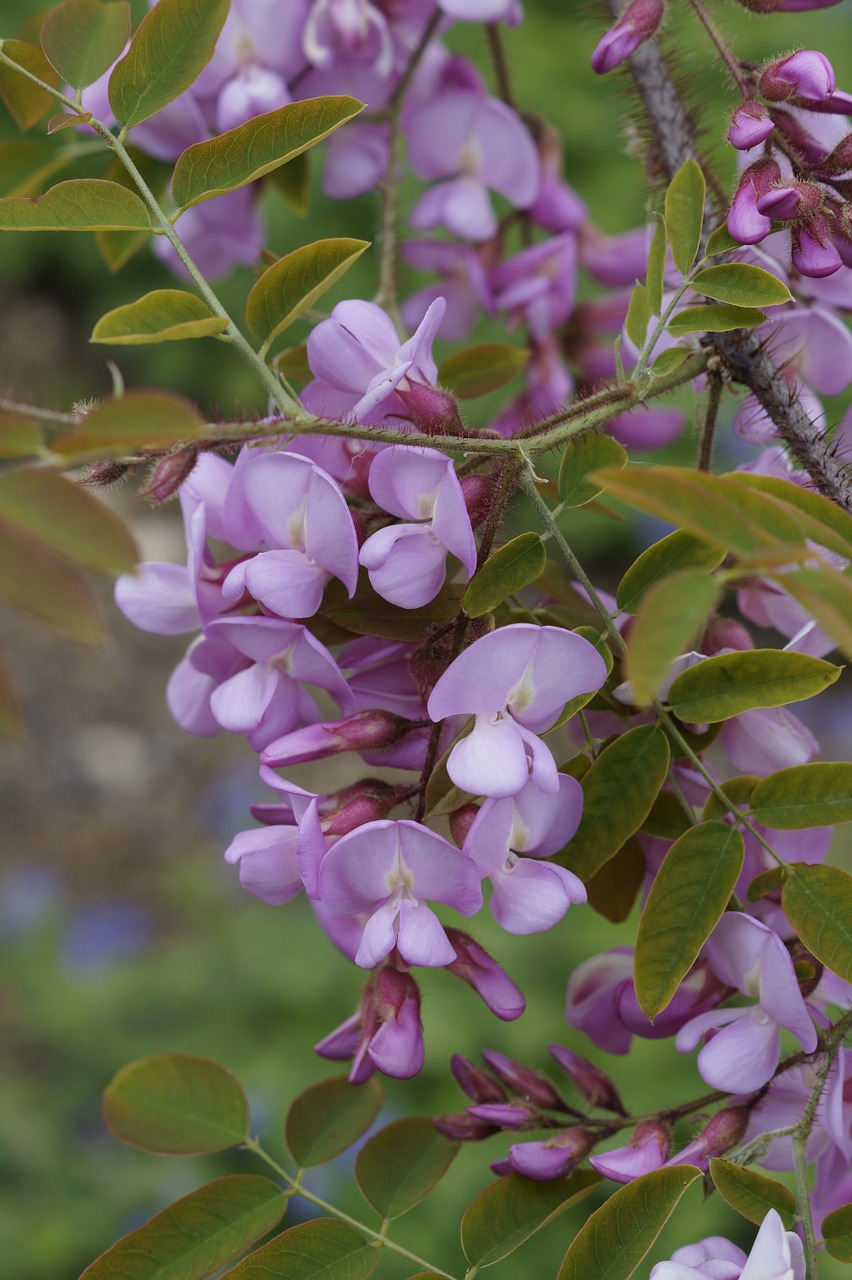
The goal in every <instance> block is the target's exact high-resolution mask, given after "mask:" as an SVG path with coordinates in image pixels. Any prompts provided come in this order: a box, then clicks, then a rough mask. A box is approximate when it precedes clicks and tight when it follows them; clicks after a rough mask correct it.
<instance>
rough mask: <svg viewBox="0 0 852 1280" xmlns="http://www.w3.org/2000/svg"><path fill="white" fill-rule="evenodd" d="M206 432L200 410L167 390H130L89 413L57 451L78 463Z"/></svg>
mask: <svg viewBox="0 0 852 1280" xmlns="http://www.w3.org/2000/svg"><path fill="white" fill-rule="evenodd" d="M205 432H206V427H205V424H204V422H203V421H202V420H201V418H200V417H199V414H198V411H197V409H196V408H195V406H194V405H192V404H190V402H189V401H188V400H184V399H183V397H182V396H175V395H170V394H169V393H168V392H165V391H128V392H127V394H126V395H124V396H122V398H121V399H120V400H107V401H106V402H105V403H104V404H102V405H99V406H98V408H97V409H93V410H92V412H91V413H89V414H87V415H86V417H85V418H84V420H83V422H82V424H81V425H80V426H79V427H77V428H76V430H74V431H72V432H69V434H68V435H64V436H62V437H61V438H60V439H59V440H57V441H56V444H55V446H54V453H55V454H56V455H57V456H58V457H60V458H62V459H63V460H66V461H67V460H74V461H75V462H78V461H83V460H84V459H85V460H89V459H91V458H98V457H114V456H116V455H118V454H124V453H133V452H134V451H135V450H138V449H156V448H163V447H165V446H167V445H172V444H179V443H181V442H183V441H185V440H194V439H197V438H198V437H200V436H203V435H204V434H205Z"/></svg>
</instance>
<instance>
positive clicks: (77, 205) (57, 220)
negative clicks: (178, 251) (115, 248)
mask: <svg viewBox="0 0 852 1280" xmlns="http://www.w3.org/2000/svg"><path fill="white" fill-rule="evenodd" d="M150 229H151V219H150V218H149V217H148V210H147V209H146V208H145V206H144V204H143V203H142V201H141V200H140V199H139V197H138V196H137V195H134V194H133V192H132V191H128V190H127V189H126V188H125V187H122V186H120V185H119V184H118V183H117V182H107V181H106V180H105V179H103V178H73V179H70V180H69V181H68V182H59V183H57V185H56V186H55V187H51V188H50V190H49V191H45V193H44V195H43V196H37V197H36V198H35V199H29V198H28V197H26V196H4V197H3V198H2V199H0V231H117V230H137V231H150Z"/></svg>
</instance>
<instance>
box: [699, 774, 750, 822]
mask: <svg viewBox="0 0 852 1280" xmlns="http://www.w3.org/2000/svg"><path fill="white" fill-rule="evenodd" d="M758 782H760V777H759V775H758V774H756V773H741V774H739V775H738V776H737V777H735V778H728V779H727V781H725V782H722V783H720V787H719V789H720V790H721V791H722V792H723V794H724V795H726V796H727V797H728V799H729V800H730V802H731V804H732V805H734V806H737V807H739V806H741V805H744V804H748V802H749V800H750V799H751V795H752V792H753V791H754V789H755V787H756V786H757V784H758ZM730 812H731V809H730V807H729V806H727V805H725V804H724V803H723V802H722V800H721V798H720V797H719V796H718V795H717V794H716V792H715V791H711V792H710V794H709V796H708V797H707V799H706V800H705V802H704V818H705V820H706V821H710V820H712V819H720V820H721V819H722V818H726V817H727V816H728V814H729V813H730Z"/></svg>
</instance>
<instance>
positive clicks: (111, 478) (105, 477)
mask: <svg viewBox="0 0 852 1280" xmlns="http://www.w3.org/2000/svg"><path fill="white" fill-rule="evenodd" d="M133 470H134V467H133V465H132V464H131V463H129V462H113V461H111V459H109V458H106V459H104V461H103V462H96V463H95V464H94V466H92V467H90V468H89V470H88V471H87V472H86V474H85V475H84V476H83V478H82V480H81V481H80V483H81V484H86V485H90V486H91V487H92V488H93V489H95V488H97V489H101V488H105V487H106V486H107V485H110V484H118V482H119V481H120V480H123V479H124V478H125V476H128V475H129V474H130V472H131V471H133Z"/></svg>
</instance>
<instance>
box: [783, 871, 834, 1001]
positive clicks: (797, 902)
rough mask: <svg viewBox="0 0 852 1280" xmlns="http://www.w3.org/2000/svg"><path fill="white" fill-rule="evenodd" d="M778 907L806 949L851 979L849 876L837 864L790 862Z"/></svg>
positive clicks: (830, 967) (832, 969)
mask: <svg viewBox="0 0 852 1280" xmlns="http://www.w3.org/2000/svg"><path fill="white" fill-rule="evenodd" d="M781 906H782V909H783V911H784V914H785V915H786V917H787V919H788V920H789V921H790V924H791V925H792V926H793V928H794V929H795V930H796V933H797V934H798V935H799V937H800V938H801V940H802V942H804V944H805V946H806V947H807V949H808V951H810V952H812V953H813V955H815V956H816V958H817V960H821V961H822V963H823V964H824V965H825V966H826V967H827V968H828V969H830V970H831V971H832V973H836V974H837V975H838V977H840V978H843V980H844V981H845V982H852V876H850V875H848V874H847V873H846V872H845V871H841V870H840V868H839V867H825V866H807V865H806V864H805V863H802V862H797V863H794V864H793V866H792V868H791V869H790V874H789V875H788V877H787V879H786V880H785V882H784V888H783V890H782V893H781Z"/></svg>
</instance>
